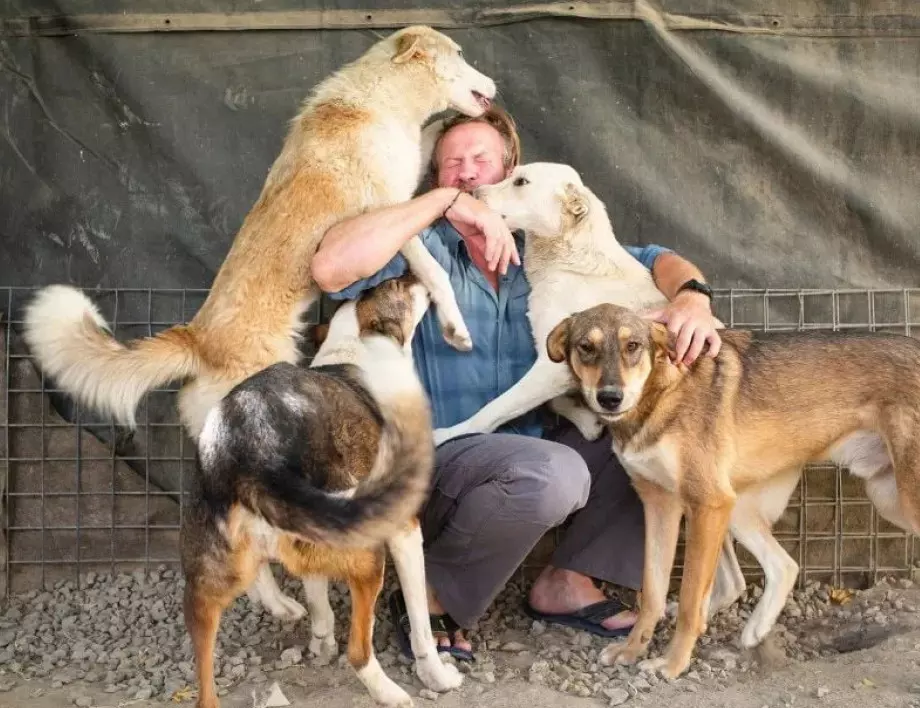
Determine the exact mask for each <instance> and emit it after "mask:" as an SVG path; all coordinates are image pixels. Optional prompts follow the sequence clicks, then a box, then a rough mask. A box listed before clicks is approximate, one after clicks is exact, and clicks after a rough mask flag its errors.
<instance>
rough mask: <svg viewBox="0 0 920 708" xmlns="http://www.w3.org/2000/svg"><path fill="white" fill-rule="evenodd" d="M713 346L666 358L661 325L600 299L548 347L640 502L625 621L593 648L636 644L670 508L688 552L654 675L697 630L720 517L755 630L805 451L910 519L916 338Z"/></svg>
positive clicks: (915, 480)
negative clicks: (754, 591)
mask: <svg viewBox="0 0 920 708" xmlns="http://www.w3.org/2000/svg"><path fill="white" fill-rule="evenodd" d="M722 342H723V346H722V349H721V351H720V352H719V354H718V356H716V357H715V358H710V357H701V358H700V359H697V361H696V362H695V363H694V364H693V365H692V366H690V367H685V366H682V365H681V366H675V365H673V364H671V363H670V362H669V361H668V358H669V357H668V348H669V342H668V337H667V334H666V331H665V330H664V328H663V327H661V325H657V324H655V323H652V322H649V321H647V320H644V319H642V318H641V317H639V316H638V315H637V314H636V313H635V312H633V311H631V310H629V309H626V308H623V307H618V306H616V305H610V304H602V305H598V306H595V307H592V308H590V309H587V310H584V311H582V312H579V313H576V314H574V315H572V316H570V317H568V318H566V319H565V320H564V321H562V322H560V323H559V325H557V326H556V327H555V328H554V329H553V330H552V331H551V333H550V334H549V336H548V337H547V341H546V347H547V353H548V355H549V356H550V357H551V358H552V359H553V360H554V361H557V362H561V361H565V362H567V365H568V368H569V370H570V372H571V373H572V375H573V376H574V377H575V378H576V379H577V380H578V382H579V386H580V389H581V393H582V395H583V397H584V400H585V403H586V404H587V405H588V407H589V408H591V410H593V411H594V412H595V413H596V414H597V415H598V417H599V418H601V419H602V420H603V421H605V423H606V424H607V427H608V429H609V430H610V433H611V438H612V441H613V450H614V452H616V454H617V456H618V457H619V459H620V460H621V462H622V463H623V466H624V467H625V468H626V471H627V473H628V474H629V476H630V478H631V480H632V482H633V486H634V487H635V488H636V491H637V492H638V494H639V496H640V498H641V499H642V503H643V506H644V509H645V523H646V533H645V546H646V548H645V571H644V576H643V588H642V590H643V595H642V598H643V602H642V605H641V607H640V612H639V620H638V622H637V623H636V625H635V626H634V628H633V629H632V631H631V632H630V634H629V638H628V639H627V640H626V641H625V642H622V643H620V644H612V645H610V646H609V647H607V649H606V650H605V651H604V653H603V654H602V655H601V662H602V663H605V664H612V663H632V662H634V661H635V660H636V659H637V658H638V657H640V656H641V655H643V654H644V653H645V652H646V650H647V648H648V644H649V641H650V640H651V637H652V634H653V632H654V630H655V626H656V624H657V622H658V620H659V619H660V618H661V616H662V615H663V613H664V608H665V598H666V593H667V587H668V580H669V577H670V573H671V567H672V565H673V563H674V555H675V550H676V546H677V539H678V532H679V529H680V521H681V517H682V516H683V515H684V513H686V514H687V537H686V552H685V559H684V571H683V578H682V581H681V588H680V603H679V609H678V616H677V628H676V630H675V633H674V636H673V638H672V639H671V643H670V644H669V645H668V648H667V650H666V652H665V654H664V656H662V657H658V658H655V659H650V660H647V661H646V662H643V664H644V666H643V667H642V668H644V669H649V670H660V671H661V673H662V674H664V675H665V676H666V677H668V678H673V677H675V676H678V675H679V674H681V673H682V672H683V671H684V670H685V669H686V668H687V666H688V665H689V663H690V658H691V655H692V652H693V649H694V647H695V645H696V641H697V638H698V637H699V635H700V634H701V633H702V632H704V631H705V629H706V618H707V615H708V605H709V600H710V594H711V592H712V587H713V579H714V574H715V570H716V563H717V559H718V556H719V552H720V550H722V549H723V548H724V545H725V544H726V543H727V542H728V541H727V536H726V531H728V530H730V531H731V536H732V537H734V538H735V539H737V540H738V541H739V542H740V543H741V544H742V545H743V546H745V547H746V548H747V549H748V550H749V551H750V552H751V553H752V554H753V555H754V557H755V558H756V559H757V561H758V562H759V563H760V565H761V566H762V567H763V569H764V572H765V577H766V583H765V587H764V593H763V596H762V598H761V599H760V601H759V602H758V604H757V607H756V608H755V610H754V612H753V614H752V615H751V618H750V620H749V621H748V623H747V625H745V627H744V630H743V632H742V636H741V643H742V645H743V646H744V647H746V648H750V647H754V646H756V645H757V644H759V643H760V642H761V641H762V640H763V638H764V637H765V636H766V635H767V633H768V632H769V631H770V630H771V629H772V627H773V625H774V623H775V622H776V618H777V616H778V615H779V613H780V611H781V610H782V608H783V606H784V604H785V602H786V598H787V597H788V595H789V593H790V592H791V590H792V587H793V585H794V584H795V580H796V576H797V575H798V565H797V564H796V563H795V561H794V560H793V559H792V558H791V557H790V556H789V554H788V553H786V551H785V550H783V548H782V547H781V546H780V545H779V543H777V541H776V539H775V538H774V537H773V535H772V533H771V528H772V526H773V524H774V523H775V521H776V520H777V519H778V518H779V516H780V515H781V514H782V512H783V510H784V509H785V508H786V506H787V505H788V502H789V497H790V496H791V494H792V492H793V490H794V489H795V487H796V485H797V484H798V481H799V478H800V477H801V473H802V468H803V467H804V465H806V464H807V463H810V462H817V461H821V460H830V461H833V462H836V463H838V464H840V465H842V466H845V467H847V468H849V470H850V473H851V474H853V475H855V476H857V477H860V478H862V479H863V480H865V483H866V492H867V494H868V496H869V499H870V500H871V501H872V502H873V504H874V505H875V507H876V509H877V510H878V512H879V514H880V515H881V516H883V517H884V518H885V519H887V520H888V521H890V522H891V523H893V524H895V525H897V526H899V527H901V528H902V529H905V530H906V531H908V532H912V533H915V534H916V533H920V436H918V434H917V433H918V431H920V342H918V341H917V340H915V339H913V338H910V337H904V336H899V335H890V334H881V333H873V334H865V333H852V332H850V333H841V332H835V333H824V332H807V333H784V334H773V335H770V336H764V337H761V338H755V337H754V335H752V333H751V332H745V331H739V330H725V331H724V333H723V335H722Z"/></svg>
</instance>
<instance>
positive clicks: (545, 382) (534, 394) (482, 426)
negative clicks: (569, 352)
mask: <svg viewBox="0 0 920 708" xmlns="http://www.w3.org/2000/svg"><path fill="white" fill-rule="evenodd" d="M571 387H572V375H571V374H570V373H569V368H568V366H567V365H566V364H564V363H559V364H557V363H555V362H553V361H550V360H549V359H545V358H540V359H537V361H536V363H534V365H533V366H532V367H530V371H528V372H527V373H526V374H524V377H523V378H522V379H521V380H520V381H518V382H517V383H516V384H514V386H512V387H511V388H510V389H508V390H507V391H505V392H504V393H503V394H502V395H501V396H499V397H498V398H496V399H495V400H494V401H490V402H489V404H488V405H486V406H485V407H483V408H482V409H480V410H479V411H477V412H476V413H475V414H474V415H472V416H470V417H469V418H467V419H466V420H464V421H463V422H462V423H457V424H456V425H453V426H451V427H449V428H439V429H438V430H436V431H435V432H434V442H435V445H440V444H441V443H443V442H446V441H447V440H452V439H453V438H456V437H459V436H460V435H466V434H468V433H491V432H492V431H493V430H495V429H496V428H497V427H499V426H500V425H503V424H504V423H507V422H508V421H509V420H514V419H515V418H517V417H519V416H522V415H524V414H525V413H527V412H529V411H532V410H533V409H534V408H536V407H537V406H540V405H542V404H543V403H546V402H547V401H548V400H550V399H551V398H555V397H556V396H559V395H562V394H563V393H565V392H566V391H568V390H569V389H570V388H571Z"/></svg>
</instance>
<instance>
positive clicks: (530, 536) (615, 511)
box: [421, 422, 645, 627]
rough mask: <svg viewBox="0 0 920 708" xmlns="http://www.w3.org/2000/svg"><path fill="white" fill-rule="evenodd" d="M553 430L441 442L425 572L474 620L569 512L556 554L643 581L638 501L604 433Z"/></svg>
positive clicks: (593, 573) (465, 621)
mask: <svg viewBox="0 0 920 708" xmlns="http://www.w3.org/2000/svg"><path fill="white" fill-rule="evenodd" d="M564 425H565V427H563V428H561V429H560V431H559V432H558V433H555V434H551V435H550V436H549V439H536V438H530V437H525V436H521V435H505V434H500V433H492V434H485V435H474V436H471V437H466V438H459V439H457V440H451V441H449V442H447V443H444V444H443V445H441V446H440V447H439V448H438V450H437V455H436V463H435V476H434V480H433V488H432V492H431V495H430V497H429V500H428V502H427V503H426V505H425V507H424V509H423V510H422V516H421V523H422V534H423V536H424V539H425V564H426V574H427V580H428V582H429V583H430V584H431V586H432V587H433V588H434V589H435V592H436V593H437V595H438V600H439V601H440V602H441V604H442V605H443V606H444V609H445V610H446V611H447V613H448V614H449V615H450V616H451V617H452V618H453V619H454V621H456V622H457V624H459V625H460V626H462V627H471V626H472V625H473V624H474V623H475V622H476V621H477V620H478V619H479V618H480V617H481V616H482V615H483V614H484V613H485V611H486V609H487V608H488V607H489V605H490V604H491V603H492V601H493V600H494V599H495V597H496V595H498V593H499V592H501V590H502V588H503V587H504V585H505V583H506V582H507V581H508V580H509V578H511V576H512V575H513V573H514V572H515V570H516V569H517V568H518V566H519V565H520V564H521V562H522V561H523V560H524V558H525V557H526V556H527V554H528V553H529V552H530V551H531V550H532V549H533V547H534V546H535V545H536V543H537V541H539V540H540V538H541V537H542V536H543V535H544V534H545V533H546V532H547V531H548V530H549V529H551V528H553V527H555V526H559V525H560V524H562V523H563V522H564V521H566V519H568V518H569V517H570V516H571V517H572V518H571V521H570V523H569V524H567V525H566V528H565V529H564V532H563V535H562V539H561V543H560V545H559V546H558V548H557V549H556V551H555V553H554V555H553V557H552V560H551V561H550V562H551V564H552V565H553V566H555V567H558V568H565V569H568V570H573V571H577V572H579V573H582V574H584V575H588V576H590V577H592V578H596V579H599V580H606V581H608V582H611V583H616V584H617V585H622V586H625V587H629V588H634V589H638V588H639V587H640V585H641V581H642V564H643V557H644V546H643V544H644V528H645V525H644V516H643V511H642V503H641V501H640V500H639V497H638V495H637V494H636V492H635V490H634V489H633V488H632V485H631V484H630V482H629V478H628V477H627V475H626V472H625V471H624V470H623V468H622V466H621V465H620V463H619V461H618V460H617V458H616V457H615V456H614V454H613V452H612V451H611V449H610V438H609V436H608V435H607V434H605V435H604V436H603V437H602V438H601V439H600V440H597V441H595V442H588V441H586V440H585V439H584V438H583V437H582V436H581V434H580V433H579V432H578V431H577V430H576V429H574V428H573V427H571V426H570V425H569V424H568V422H566V423H565V424H564Z"/></svg>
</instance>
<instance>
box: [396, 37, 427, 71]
mask: <svg viewBox="0 0 920 708" xmlns="http://www.w3.org/2000/svg"><path fill="white" fill-rule="evenodd" d="M424 53H425V52H424V50H423V49H422V37H421V35H419V34H413V33H407V34H404V35H403V36H402V37H400V38H399V39H398V40H397V42H396V56H394V57H393V63H394V64H405V63H406V62H407V61H409V60H410V59H418V58H420V57H421V56H423V55H424Z"/></svg>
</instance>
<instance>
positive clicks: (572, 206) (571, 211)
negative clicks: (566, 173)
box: [562, 182, 590, 226]
mask: <svg viewBox="0 0 920 708" xmlns="http://www.w3.org/2000/svg"><path fill="white" fill-rule="evenodd" d="M562 206H563V208H564V209H565V212H566V214H568V215H569V217H571V219H572V223H573V225H575V226H577V225H578V224H580V223H581V222H582V221H584V220H585V219H586V218H587V216H588V212H589V211H590V204H589V202H588V195H587V194H585V190H584V188H582V187H580V186H578V185H577V184H575V183H574V182H569V183H568V184H566V185H565V192H564V193H563V197H562Z"/></svg>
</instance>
